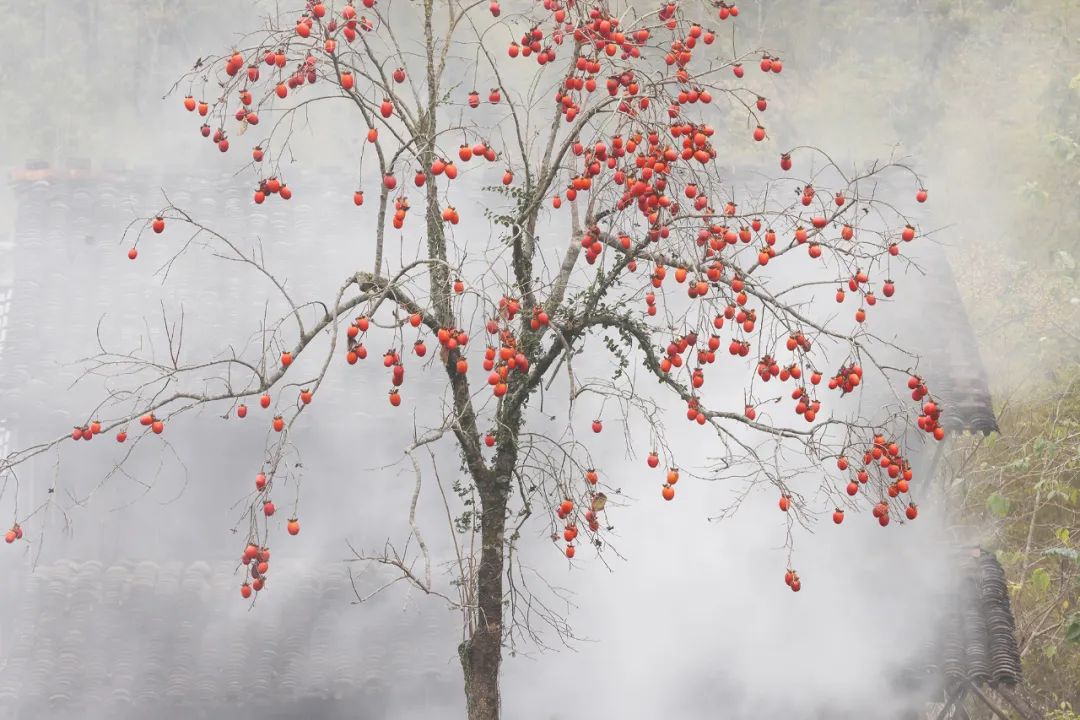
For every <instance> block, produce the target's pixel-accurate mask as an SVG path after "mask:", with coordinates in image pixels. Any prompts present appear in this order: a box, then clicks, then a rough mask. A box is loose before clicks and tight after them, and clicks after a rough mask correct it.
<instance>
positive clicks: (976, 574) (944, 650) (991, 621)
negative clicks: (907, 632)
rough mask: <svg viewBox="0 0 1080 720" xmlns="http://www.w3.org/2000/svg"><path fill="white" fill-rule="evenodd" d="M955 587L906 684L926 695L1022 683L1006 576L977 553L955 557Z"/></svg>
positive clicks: (991, 559) (966, 552) (990, 557)
mask: <svg viewBox="0 0 1080 720" xmlns="http://www.w3.org/2000/svg"><path fill="white" fill-rule="evenodd" d="M955 568H956V571H957V582H956V584H955V586H954V589H953V591H952V593H951V594H950V595H948V596H945V597H943V598H941V599H940V601H941V602H943V603H945V606H944V607H945V612H944V613H943V615H942V617H941V625H940V628H939V631H938V632H937V633H934V634H933V640H932V643H931V644H930V645H929V646H928V647H927V648H926V652H925V654H924V655H923V657H924V658H925V662H924V664H922V665H919V666H917V667H914V668H912V670H911V672H910V675H909V681H910V682H913V683H914V684H916V685H918V686H921V687H922V688H923V689H924V690H925V691H927V692H928V694H936V693H938V692H940V691H941V690H942V689H943V688H953V687H956V686H957V685H959V684H961V683H963V682H968V681H969V682H972V683H975V684H976V685H982V684H990V685H1004V686H1013V685H1017V684H1019V683H1020V682H1021V680H1022V679H1023V678H1022V674H1021V663H1020V651H1019V649H1018V647H1017V644H1016V635H1015V621H1014V619H1013V614H1012V608H1011V606H1010V603H1009V590H1008V585H1007V583H1006V581H1005V571H1004V570H1003V569H1002V567H1001V564H1000V563H999V562H998V560H997V558H996V557H995V556H994V554H993V553H991V552H988V551H986V550H983V549H981V548H972V549H967V550H964V551H961V552H960V554H959V555H958V556H957V560H956V565H955Z"/></svg>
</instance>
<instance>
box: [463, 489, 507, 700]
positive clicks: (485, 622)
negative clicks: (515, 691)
mask: <svg viewBox="0 0 1080 720" xmlns="http://www.w3.org/2000/svg"><path fill="white" fill-rule="evenodd" d="M485 495H488V497H486V498H485V497H484V496H485ZM481 500H482V502H483V506H482V508H483V509H482V512H481V518H480V541H481V550H480V567H479V568H478V569H477V573H476V599H477V605H478V612H477V617H476V626H475V629H474V630H473V633H472V636H471V637H470V638H469V639H468V640H466V641H465V642H463V643H462V644H461V646H460V647H459V648H458V653H459V655H460V656H461V668H462V670H463V671H464V673H465V701H466V705H467V707H468V713H469V715H468V717H469V720H498V718H499V711H500V698H499V667H500V665H501V664H502V633H503V605H502V598H503V559H504V555H503V553H504V541H505V537H504V536H505V532H506V495H505V492H504V491H502V490H498V489H496V490H494V491H493V492H490V493H483V494H482V495H481Z"/></svg>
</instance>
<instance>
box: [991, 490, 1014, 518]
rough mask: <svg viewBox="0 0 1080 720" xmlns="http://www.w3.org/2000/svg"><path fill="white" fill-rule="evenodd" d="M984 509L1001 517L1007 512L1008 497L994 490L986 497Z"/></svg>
mask: <svg viewBox="0 0 1080 720" xmlns="http://www.w3.org/2000/svg"><path fill="white" fill-rule="evenodd" d="M986 509H987V510H989V511H990V512H991V513H993V514H994V515H996V516H998V517H999V518H1003V517H1005V516H1006V515H1008V513H1009V498H1007V497H1005V496H1004V495H1002V494H1001V493H999V492H997V491H995V492H994V493H993V494H991V495H990V497H988V498H986Z"/></svg>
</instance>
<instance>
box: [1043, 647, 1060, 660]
mask: <svg viewBox="0 0 1080 720" xmlns="http://www.w3.org/2000/svg"><path fill="white" fill-rule="evenodd" d="M1043 655H1045V656H1046V659H1047V660H1049V659H1050V658H1052V657H1054V656H1055V655H1057V645H1047V646H1046V647H1044V648H1043Z"/></svg>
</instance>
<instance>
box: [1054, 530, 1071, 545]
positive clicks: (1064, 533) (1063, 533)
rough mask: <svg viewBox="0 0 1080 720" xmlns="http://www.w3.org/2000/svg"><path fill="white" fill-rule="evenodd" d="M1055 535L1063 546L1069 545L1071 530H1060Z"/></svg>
mask: <svg viewBox="0 0 1080 720" xmlns="http://www.w3.org/2000/svg"><path fill="white" fill-rule="evenodd" d="M1054 535H1056V536H1057V539H1058V540H1060V541H1061V544H1062V545H1068V544H1069V528H1064V527H1063V528H1058V529H1057V532H1055V533H1054Z"/></svg>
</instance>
